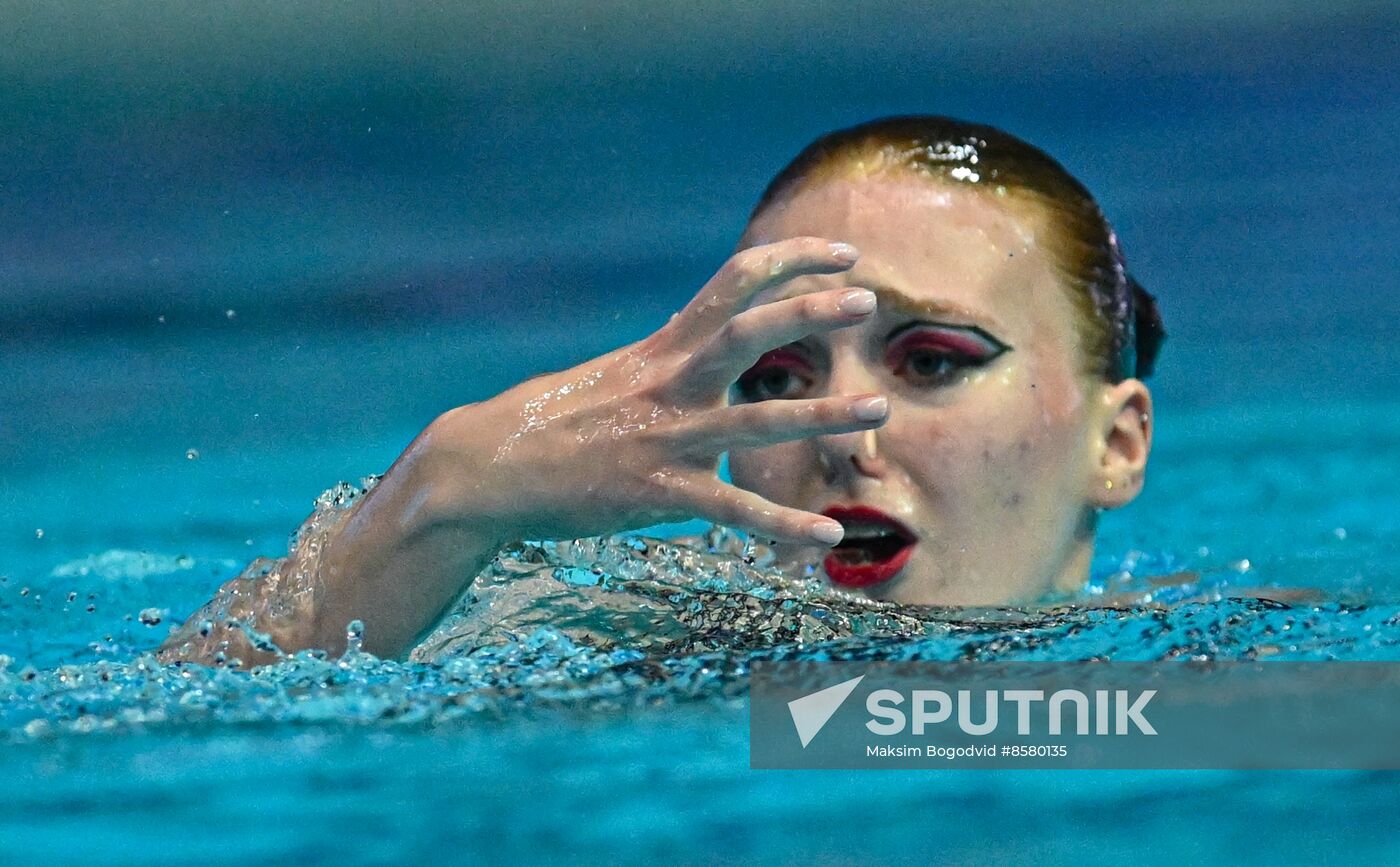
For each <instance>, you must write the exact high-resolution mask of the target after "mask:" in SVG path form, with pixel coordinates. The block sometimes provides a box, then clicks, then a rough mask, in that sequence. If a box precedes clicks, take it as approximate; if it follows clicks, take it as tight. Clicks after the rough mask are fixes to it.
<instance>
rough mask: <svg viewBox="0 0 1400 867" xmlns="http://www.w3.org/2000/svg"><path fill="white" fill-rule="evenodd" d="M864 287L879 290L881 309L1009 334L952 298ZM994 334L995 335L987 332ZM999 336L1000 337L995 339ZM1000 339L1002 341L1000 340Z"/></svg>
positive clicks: (878, 298)
mask: <svg viewBox="0 0 1400 867" xmlns="http://www.w3.org/2000/svg"><path fill="white" fill-rule="evenodd" d="M860 285H861V287H862V288H865V289H869V290H870V291H871V292H874V293H875V299H876V302H877V307H876V309H877V310H880V311H890V312H894V313H902V314H904V315H905V316H912V317H915V318H920V319H931V320H935V321H939V322H941V323H942V324H947V325H959V326H965V327H969V328H976V329H977V330H979V331H982V332H983V333H984V334H987V332H988V331H990V332H993V333H998V332H999V333H1002V334H1005V333H1006V329H1005V328H1004V327H1003V326H1002V324H1001V323H1000V322H998V321H997V320H996V319H994V318H993V317H991V316H989V315H988V314H986V313H984V312H982V311H980V310H975V309H973V308H971V307H965V306H963V305H961V304H957V303H955V302H952V301H944V300H942V299H939V298H914V297H912V296H910V295H906V294H905V293H903V292H901V291H899V290H898V289H895V288H892V287H890V286H883V285H880V284H872V283H871V281H863V282H861V284H860ZM804 294H806V293H803V292H793V293H788V294H784V295H782V296H780V297H778V298H775V299H773V300H775V301H784V300H786V299H788V298H795V297H797V296H798V295H804ZM987 336H989V337H991V336H992V335H991V334H987ZM993 339H996V338H993ZM998 342H1000V341H998Z"/></svg>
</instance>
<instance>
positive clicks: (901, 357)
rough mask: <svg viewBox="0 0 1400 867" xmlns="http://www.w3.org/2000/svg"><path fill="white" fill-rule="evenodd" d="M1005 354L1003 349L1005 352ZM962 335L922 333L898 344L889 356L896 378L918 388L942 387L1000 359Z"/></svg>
mask: <svg viewBox="0 0 1400 867" xmlns="http://www.w3.org/2000/svg"><path fill="white" fill-rule="evenodd" d="M1002 349H1003V350H1004V347H1003V348H1002ZM1000 354H1001V352H999V351H997V350H996V349H994V348H985V351H984V347H981V346H980V345H977V344H975V343H974V341H973V338H971V337H968V336H966V335H963V334H955V333H946V334H945V333H942V332H936V331H923V332H918V333H915V334H911V335H909V336H908V337H906V338H905V339H904V340H901V341H899V342H898V343H896V344H895V345H894V346H893V347H892V348H891V350H890V352H889V359H888V360H889V365H890V367H891V368H892V369H893V370H894V372H895V374H896V375H898V376H902V377H904V378H906V379H909V380H911V381H913V382H914V383H916V384H919V385H929V386H935V385H943V384H945V383H948V382H951V381H953V379H954V378H956V377H957V376H959V375H960V374H962V373H963V372H964V371H966V370H969V369H971V368H974V367H981V366H982V365H984V364H986V363H987V362H989V361H991V360H992V359H993V358H996V357H997V356H998V355H1000Z"/></svg>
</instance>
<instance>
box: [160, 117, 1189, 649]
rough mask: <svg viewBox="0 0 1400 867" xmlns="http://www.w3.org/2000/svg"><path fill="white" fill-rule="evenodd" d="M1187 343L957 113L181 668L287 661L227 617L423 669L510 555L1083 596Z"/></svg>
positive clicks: (855, 155)
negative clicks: (725, 460)
mask: <svg viewBox="0 0 1400 867" xmlns="http://www.w3.org/2000/svg"><path fill="white" fill-rule="evenodd" d="M1162 337H1163V329H1162V324H1161V320H1160V318H1159V316H1158V313H1157V309H1156V305H1155V303H1154V301H1153V299H1152V297H1151V296H1150V295H1149V294H1148V293H1147V292H1145V291H1144V290H1143V289H1142V288H1141V287H1140V286H1139V285H1138V284H1137V283H1136V281H1134V280H1133V278H1132V277H1130V276H1129V274H1128V273H1127V271H1126V268H1125V263H1124V258H1123V254H1122V251H1121V249H1120V247H1119V243H1118V240H1117V238H1116V236H1115V235H1114V232H1113V230H1112V228H1111V227H1110V226H1109V224H1108V222H1107V221H1106V219H1105V218H1104V216H1103V214H1102V212H1101V211H1100V209H1099V207H1098V205H1097V204H1096V203H1095V201H1094V199H1093V198H1092V196H1091V195H1090V194H1089V192H1088V191H1087V190H1086V189H1085V188H1084V187H1083V186H1082V185H1081V184H1080V183H1079V182H1078V181H1076V180H1075V179H1074V178H1073V177H1071V176H1070V175H1069V174H1068V173H1067V172H1066V171H1065V170H1064V169H1063V168H1062V167H1061V166H1060V165H1059V164H1058V163H1056V162H1055V161H1054V160H1053V159H1051V158H1050V157H1049V156H1047V155H1046V154H1044V153H1042V152H1041V151H1040V150H1038V149H1036V148H1034V147H1032V146H1031V145H1029V144H1027V143H1025V142H1023V141H1021V140H1019V139H1017V138H1015V137H1013V136H1011V135H1008V134H1007V133H1004V132H1001V131H1000V130H997V129H994V128H992V127H988V126H983V125H978V124H972V123H966V122H962V121H956V120H951V119H948V118H944V117H936V116H919V117H899V118H889V119H885V120H879V121H874V122H871V123H867V124H863V125H861V126H857V127H854V128H851V129H845V130H841V131H838V132H835V133H831V134H829V135H826V136H823V137H822V138H820V139H818V140H817V141H816V142H814V143H813V144H811V145H810V146H808V147H807V148H806V149H805V150H804V151H803V152H802V153H801V154H799V155H798V156H797V158H796V159H795V160H794V161H793V162H792V163H791V164H790V165H788V166H787V167H786V168H785V169H783V170H782V171H781V172H780V173H779V174H778V175H777V177H776V178H775V179H774V180H773V181H772V183H771V184H770V185H769V186H768V188H767V190H766V191H765V192H764V193H763V195H762V197H761V198H760V200H759V202H758V205H757V206H756V207H755V209H754V211H753V214H752V216H751V218H750V220H749V223H748V226H747V227H746V229H745V230H744V233H743V235H742V237H741V239H740V241H739V244H738V252H736V253H735V254H734V255H733V256H732V257H731V258H730V259H729V261H728V262H726V263H725V264H724V265H723V267H721V268H720V269H719V271H718V273H716V274H715V276H714V277H713V278H711V279H710V280H709V281H708V282H707V283H706V284H705V285H704V286H703V287H702V288H701V289H700V291H699V293H698V294H697V295H696V296H695V298H694V299H693V300H692V301H691V302H690V303H689V304H688V305H686V306H685V307H684V308H683V309H682V310H681V311H680V312H678V313H676V314H675V315H674V316H673V317H671V319H670V321H669V322H667V323H666V324H665V325H664V326H663V327H661V329H660V330H658V331H657V332H655V333H654V334H652V335H650V336H648V337H646V338H645V339H642V340H639V341H638V342H636V343H633V344H631V345H628V346H624V347H622V348H620V349H617V350H614V351H613V352H609V353H607V354H605V355H603V356H601V357H599V358H595V359H593V360H591V361H588V362H586V363H584V364H581V365H579V366H577V367H575V368H572V369H570V370H565V371H562V372H558V373H549V374H545V375H542V376H537V377H535V378H533V379H529V380H527V381H525V382H523V383H521V384H520V385H518V386H515V387H514V388H511V389H509V390H507V391H505V392H503V393H501V394H499V395H497V396H495V397H492V398H490V399H488V400H484V401H481V402H479V403H473V404H469V405H466V406H461V407H457V408H455V409H452V410H449V411H447V412H445V413H444V414H443V415H441V416H440V417H439V418H437V419H436V420H434V421H433V422H432V423H431V424H430V425H429V426H428V427H427V428H426V429H425V430H424V431H423V432H422V433H420V434H419V435H418V437H417V438H416V439H415V440H414V441H413V442H412V443H411V444H410V445H409V446H408V448H407V449H406V450H405V451H404V453H403V454H402V455H401V456H399V458H398V459H397V460H396V461H395V462H394V464H393V465H392V466H391V467H390V468H389V469H388V471H387V472H386V473H385V474H384V476H383V477H382V479H380V481H379V482H378V484H377V485H375V486H374V487H373V488H372V489H371V490H370V491H369V492H368V493H367V494H366V495H365V496H363V497H362V498H360V499H359V501H358V502H356V503H354V504H353V505H352V506H351V507H350V508H348V509H346V510H345V511H344V513H343V517H341V518H339V519H338V520H337V521H336V522H335V523H334V524H333V525H331V526H328V527H325V528H321V529H320V530H319V531H318V532H316V533H312V534H310V535H309V536H304V537H303V538H301V539H300V540H299V543H298V544H297V545H296V547H295V548H294V550H293V552H292V553H291V554H290V555H289V557H288V560H287V561H286V562H285V563H284V564H283V565H282V566H281V567H280V568H278V569H270V570H268V571H267V572H266V574H262V575H254V576H252V577H243V578H240V579H237V580H236V581H234V582H231V583H230V584H229V585H226V586H225V588H224V589H223V590H221V592H220V596H219V597H216V599H215V600H214V601H212V602H211V603H210V604H209V605H208V606H206V608H205V609H204V610H202V611H200V612H197V613H196V614H195V615H193V616H192V617H191V618H190V620H189V622H188V623H186V625H185V626H184V627H183V628H182V629H181V630H180V631H179V632H177V633H176V634H175V635H173V636H171V638H170V639H169V640H168V641H167V642H166V644H165V646H164V647H163V649H162V656H163V658H165V659H166V660H168V661H174V660H181V659H185V660H195V661H201V662H206V663H207V662H210V661H211V660H218V659H233V658H237V659H239V660H241V661H242V662H243V663H244V664H261V663H264V662H270V661H273V660H274V659H275V656H274V655H273V654H272V653H270V652H269V649H268V648H266V647H264V648H262V649H259V648H258V647H256V646H252V645H250V643H249V640H248V639H247V637H246V636H245V635H244V634H243V633H242V632H241V631H239V630H237V629H233V628H229V627H227V626H225V625H224V623H223V622H222V621H223V619H225V618H227V617H229V616H232V617H237V618H240V619H243V620H245V621H247V622H249V623H250V624H251V625H252V626H253V627H254V628H255V629H257V630H259V631H261V632H263V633H265V634H266V635H268V637H269V638H270V639H271V641H272V642H274V643H275V644H276V645H277V646H278V647H281V648H283V649H284V650H287V651H295V650H299V649H303V648H321V649H324V650H326V651H328V652H330V653H332V654H338V653H340V652H342V651H343V650H344V648H345V643H346V636H345V631H346V630H345V625H346V624H347V623H348V622H350V621H352V620H356V619H358V620H360V621H362V622H363V624H364V628H365V629H364V636H365V637H364V649H366V650H368V651H371V652H373V653H376V654H378V655H380V656H384V657H396V656H400V655H402V654H404V653H405V652H406V651H408V650H409V649H411V647H412V646H413V644H414V642H415V640H417V639H418V638H419V637H421V636H422V635H423V634H424V633H425V632H426V631H427V630H429V629H430V628H431V627H432V626H433V624H434V623H435V622H436V621H437V620H438V619H439V618H440V617H441V616H442V615H443V614H444V613H445V611H446V610H447V609H448V608H449V606H450V605H451V603H452V602H453V601H454V600H455V599H456V598H457V597H458V596H459V595H460V594H461V593H462V591H463V589H464V588H465V587H466V586H467V585H468V584H470V582H471V580H472V578H473V577H474V576H475V575H476V574H477V573H478V572H480V571H481V570H482V569H483V568H485V566H486V565H487V564H488V563H490V561H491V560H492V558H493V557H494V556H495V554H496V553H497V552H498V551H499V550H500V549H501V548H502V547H504V546H505V545H508V544H509V543H511V542H513V541H516V540H520V539H572V538H579V537H585V536H595V535H601V534H606V533H613V532H618V531H622V530H627V529H635V528H640V527H644V526H647V525H651V524H656V523H663V522H675V521H684V520H689V519H693V518H697V517H698V518H702V519H706V520H709V521H712V522H715V523H718V524H724V525H728V526H733V527H737V528H741V529H743V530H746V531H748V532H750V533H751V534H754V535H755V536H757V537H758V538H762V539H767V540H771V541H772V551H773V553H774V554H775V555H776V556H777V557H778V559H779V562H781V563H801V562H816V563H820V564H821V570H822V573H823V574H824V575H825V577H826V578H827V579H828V580H829V581H831V582H832V583H833V584H836V585H839V586H841V587H844V588H847V589H849V590H852V591H855V592H858V593H860V594H864V595H866V596H869V597H871V598H874V599H880V600H889V601H892V602H896V603H904V604H918V605H949V606H980V605H1002V604H1022V603H1033V602H1035V601H1036V600H1038V599H1040V598H1043V597H1044V596H1046V594H1049V593H1053V592H1064V591H1074V590H1076V589H1079V588H1081V587H1082V586H1083V585H1084V583H1085V581H1086V580H1087V578H1088V571H1089V564H1090V559H1091V555H1092V552H1093V545H1094V536H1095V529H1096V524H1097V522H1098V517H1099V514H1100V512H1101V511H1102V510H1105V509H1115V508H1118V507H1120V506H1123V505H1126V504H1127V503H1129V502H1130V501H1132V500H1133V499H1134V498H1135V497H1136V496H1137V495H1138V493H1139V491H1141V489H1142V486H1143V479H1144V474H1145V472H1146V469H1147V461H1148V455H1149V452H1150V450H1151V446H1152V423H1153V415H1152V413H1153V410H1152V397H1151V393H1150V392H1149V390H1148V387H1147V386H1146V385H1145V384H1144V382H1143V380H1144V379H1145V378H1146V377H1147V376H1148V374H1150V373H1151V371H1152V366H1153V363H1154V361H1155V359H1156V356H1157V351H1158V348H1159V346H1160V343H1161V340H1162ZM724 453H728V455H729V466H730V474H731V477H732V479H733V484H732V485H730V484H726V483H725V482H723V481H722V480H721V479H720V478H719V477H718V474H717V466H718V461H719V459H720V456H721V455H722V454H724ZM247 574H249V573H245V575H247ZM220 654H222V656H220Z"/></svg>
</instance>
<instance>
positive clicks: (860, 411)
mask: <svg viewBox="0 0 1400 867" xmlns="http://www.w3.org/2000/svg"><path fill="white" fill-rule="evenodd" d="M889 411H890V401H889V399H888V398H884V397H867V398H863V399H861V400H858V401H855V402H854V403H852V404H851V415H853V416H855V417H856V418H858V419H860V420H861V421H878V420H880V419H882V418H884V417H885V415H886V414H887V413H889Z"/></svg>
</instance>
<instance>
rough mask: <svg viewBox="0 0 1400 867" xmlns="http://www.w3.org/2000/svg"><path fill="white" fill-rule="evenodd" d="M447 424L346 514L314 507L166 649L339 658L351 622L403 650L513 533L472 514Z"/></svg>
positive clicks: (202, 657) (371, 643)
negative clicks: (287, 538)
mask: <svg viewBox="0 0 1400 867" xmlns="http://www.w3.org/2000/svg"><path fill="white" fill-rule="evenodd" d="M465 409H467V408H462V409H459V410H457V411H455V412H456V413H458V414H460V413H461V412H462V411H463V410H465ZM442 424H443V422H442V421H441V420H439V421H438V422H434V423H433V425H430V426H429V427H428V428H427V429H426V430H425V431H423V433H421V434H420V435H419V436H418V438H417V439H415V440H414V442H413V444H412V445H410V446H409V448H408V449H407V450H406V451H405V452H404V454H403V455H401V456H400V457H399V459H398V460H397V461H396V462H395V463H394V465H393V466H392V467H390V469H389V470H388V472H386V473H385V474H384V476H383V478H382V479H381V480H380V481H379V483H378V484H377V485H375V486H373V487H372V488H371V489H370V490H369V491H368V493H366V494H364V495H363V496H362V497H360V498H359V499H358V500H357V501H356V502H354V503H353V504H352V505H350V506H349V507H348V508H346V509H345V510H344V511H343V512H340V513H337V512H336V510H335V508H334V506H329V505H323V506H321V507H320V508H318V510H317V512H316V514H313V516H312V517H311V518H310V519H309V520H308V521H307V522H306V524H304V525H303V527H302V530H301V531H300V532H299V534H298V539H297V543H296V545H295V546H294V548H293V550H292V551H291V552H290V553H289V554H288V556H287V557H286V558H284V559H283V560H281V561H276V562H273V561H267V560H262V561H258V562H257V563H255V564H253V565H252V566H250V567H249V569H247V570H245V572H244V573H243V575H241V576H240V577H238V578H236V579H234V580H233V581H230V582H228V583H227V584H225V585H224V586H223V587H222V588H220V590H219V592H218V593H217V594H216V595H215V596H214V598H213V599H212V600H210V602H209V603H208V604H206V605H205V606H203V607H202V608H201V609H200V610H199V611H197V612H195V613H194V614H193V615H191V616H190V618H189V619H188V621H186V623H185V624H184V625H183V626H182V627H181V628H180V629H179V630H178V631H177V632H176V633H175V634H174V635H172V636H171V637H170V638H169V639H168V640H167V641H166V642H165V644H164V645H163V646H162V648H161V650H160V655H161V657H162V658H163V659H164V660H166V661H172V662H173V661H177V660H185V661H190V662H200V663H203V664H225V663H229V664H231V663H232V662H233V661H234V660H238V661H240V662H241V663H242V664H244V665H245V666H252V665H261V664H265V663H269V662H274V661H276V659H277V651H279V650H280V651H283V652H286V653H293V652H295V651H298V650H304V649H312V648H315V649H322V650H325V651H327V652H328V653H330V654H332V655H339V654H340V653H342V652H344V650H345V646H346V628H347V625H348V624H349V623H350V622H351V621H354V620H359V621H360V622H361V623H362V624H363V625H364V632H363V644H362V646H363V648H364V649H365V650H368V651H370V652H371V653H374V654H376V655H378V656H381V657H386V658H392V657H395V656H399V655H402V654H403V653H404V652H405V651H406V650H408V649H409V648H410V647H411V646H412V644H413V641H414V639H415V638H417V637H418V636H419V635H420V634H422V633H423V632H424V631H426V630H427V629H428V628H430V627H431V626H432V625H433V624H434V623H435V622H436V621H437V619H438V618H439V617H440V616H441V614H442V612H443V611H444V610H445V609H446V608H447V607H448V606H449V605H450V604H451V603H452V601H453V600H454V599H455V598H456V597H457V595H458V594H460V593H461V591H462V589H463V588H464V587H465V586H466V585H467V584H468V583H470V581H471V579H472V578H473V577H474V576H475V575H476V574H477V573H478V572H480V571H481V570H482V569H483V568H485V566H486V565H487V564H488V563H489V562H490V561H491V559H492V557H493V556H494V555H495V553H496V552H497V551H498V550H499V548H500V547H501V545H502V544H504V543H505V542H506V541H509V539H508V538H506V537H507V536H509V535H510V532H509V530H508V529H507V525H506V524H505V523H504V522H503V521H501V520H500V519H499V518H494V517H493V518H490V519H488V518H487V517H486V516H484V515H479V514H477V513H475V512H474V511H473V499H472V496H471V489H472V485H471V484H470V480H469V479H465V478H464V474H463V473H462V472H460V470H462V469H463V467H462V466H460V465H458V466H451V465H446V466H445V464H447V462H446V461H444V460H443V459H442V457H441V456H440V455H439V454H438V453H437V451H436V440H437V438H438V435H439V432H440V428H441V427H442ZM456 457H459V456H456ZM454 470H457V471H454ZM488 528H489V529H488Z"/></svg>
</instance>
